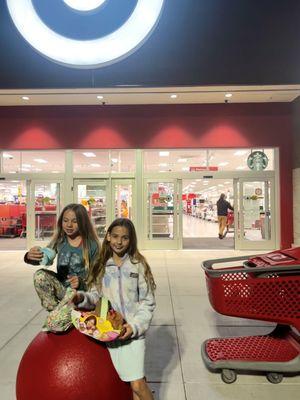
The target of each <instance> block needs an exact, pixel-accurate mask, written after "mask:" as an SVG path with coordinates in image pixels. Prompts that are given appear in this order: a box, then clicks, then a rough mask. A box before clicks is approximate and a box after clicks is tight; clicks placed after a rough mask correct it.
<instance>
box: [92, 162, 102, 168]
mask: <svg viewBox="0 0 300 400" xmlns="http://www.w3.org/2000/svg"><path fill="white" fill-rule="evenodd" d="M90 166H91V167H95V168H96V167H101V164H97V163H93V164H90Z"/></svg>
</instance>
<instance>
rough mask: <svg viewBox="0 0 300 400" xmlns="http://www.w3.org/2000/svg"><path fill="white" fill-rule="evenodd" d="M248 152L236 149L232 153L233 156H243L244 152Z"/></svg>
mask: <svg viewBox="0 0 300 400" xmlns="http://www.w3.org/2000/svg"><path fill="white" fill-rule="evenodd" d="M247 153H248V150H237V151H236V152H235V153H234V155H235V156H244V155H245V154H247Z"/></svg>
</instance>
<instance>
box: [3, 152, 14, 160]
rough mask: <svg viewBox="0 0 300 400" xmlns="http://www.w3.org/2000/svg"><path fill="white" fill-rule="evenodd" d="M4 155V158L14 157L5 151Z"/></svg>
mask: <svg viewBox="0 0 300 400" xmlns="http://www.w3.org/2000/svg"><path fill="white" fill-rule="evenodd" d="M2 155H3V158H8V159H12V158H14V157H13V156H12V155H11V154H8V153H3V154H2Z"/></svg>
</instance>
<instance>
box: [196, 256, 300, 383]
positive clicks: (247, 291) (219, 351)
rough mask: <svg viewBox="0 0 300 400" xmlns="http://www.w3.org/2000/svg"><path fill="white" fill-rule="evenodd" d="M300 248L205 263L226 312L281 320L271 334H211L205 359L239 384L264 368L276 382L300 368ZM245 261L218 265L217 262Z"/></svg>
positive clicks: (211, 291) (212, 293)
mask: <svg viewBox="0 0 300 400" xmlns="http://www.w3.org/2000/svg"><path fill="white" fill-rule="evenodd" d="M299 258H300V248H292V249H287V250H283V251H274V252H271V253H268V254H264V255H257V256H251V258H248V257H233V258H226V259H218V260H207V261H204V262H203V265H202V267H203V269H204V271H205V275H206V284H207V290H208V296H209V300H210V303H211V305H212V307H213V308H214V309H215V310H216V311H217V312H218V313H220V314H224V315H228V316H234V317H241V318H249V319H255V320H262V321H270V322H275V323H277V326H276V327H275V328H274V329H273V331H272V332H271V333H269V334H267V335H258V336H244V337H226V338H214V339H208V340H206V341H205V342H204V343H203V344H202V358H203V360H204V363H205V365H206V366H207V368H208V369H210V370H211V371H215V372H218V371H220V372H221V378H222V380H223V381H224V382H225V383H233V382H234V381H235V380H236V378H237V373H238V372H244V373H245V372H247V371H248V372H251V373H253V372H264V373H265V374H266V377H267V379H268V380H269V382H271V383H279V382H281V381H282V379H283V376H284V375H297V374H299V373H300V262H299ZM221 263H222V264H224V263H226V264H227V263H229V264H231V265H232V264H235V265H236V264H239V265H238V266H229V267H227V266H226V267H220V265H219V266H218V267H216V265H217V264H221Z"/></svg>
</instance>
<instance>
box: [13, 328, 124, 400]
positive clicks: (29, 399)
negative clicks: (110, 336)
mask: <svg viewBox="0 0 300 400" xmlns="http://www.w3.org/2000/svg"><path fill="white" fill-rule="evenodd" d="M16 395H17V400H53V399H54V400H69V399H72V400H83V399H88V400H99V399H101V400H116V399H122V400H132V391H131V387H130V384H128V383H125V382H123V381H121V380H120V378H119V376H118V374H117V372H116V371H115V369H114V366H113V364H112V361H111V359H110V355H109V352H108V350H107V348H106V346H105V345H104V344H102V343H100V342H97V341H95V340H93V339H92V338H89V337H87V336H86V335H83V334H81V333H80V332H78V331H77V330H76V329H72V330H71V331H69V332H68V333H65V334H53V333H45V332H40V333H39V334H38V335H37V336H36V337H35V338H34V339H33V341H32V342H31V343H30V345H29V346H28V347H27V350H26V351H25V353H24V355H23V357H22V360H21V362H20V365H19V369H18V374H17V382H16Z"/></svg>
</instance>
